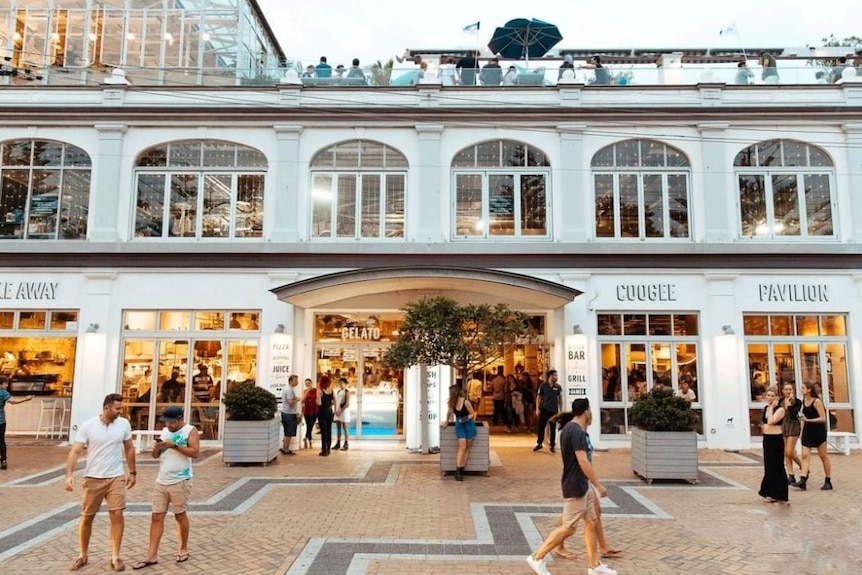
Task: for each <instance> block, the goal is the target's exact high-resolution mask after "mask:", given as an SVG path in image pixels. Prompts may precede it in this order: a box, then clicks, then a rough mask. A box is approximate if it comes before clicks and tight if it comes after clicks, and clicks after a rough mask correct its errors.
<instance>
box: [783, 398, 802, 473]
mask: <svg viewBox="0 0 862 575" xmlns="http://www.w3.org/2000/svg"><path fill="white" fill-rule="evenodd" d="M783 391H784V397H783V398H782V400H781V407H783V408H784V419H783V420H781V431H782V432H783V433H784V466H785V467H786V468H787V483H788V484H790V485H796V477H794V476H793V464H794V463H796V466H797V467H798V468H799V471H800V474H801V472H802V460H801V459H799V456H798V455H796V442H797V441H799V435H800V434H801V433H802V424H801V423H799V412H800V411H801V410H802V400H801V399H799V398H798V397H796V389H795V386H794V385H793V384H792V383H785V384H784V389H783Z"/></svg>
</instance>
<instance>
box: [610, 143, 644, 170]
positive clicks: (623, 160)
mask: <svg viewBox="0 0 862 575" xmlns="http://www.w3.org/2000/svg"><path fill="white" fill-rule="evenodd" d="M614 148H615V155H616V158H615V159H616V164H615V165H616V166H617V167H618V168H622V167H632V166H640V165H641V164H640V157H639V156H640V153H639V148H640V146H639V145H638V140H626V141H625V142H617V143H616V145H615V146H614Z"/></svg>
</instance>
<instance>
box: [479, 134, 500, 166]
mask: <svg viewBox="0 0 862 575" xmlns="http://www.w3.org/2000/svg"><path fill="white" fill-rule="evenodd" d="M476 165H477V166H479V167H482V168H499V167H500V140H494V141H493V142H483V143H481V144H477V145H476Z"/></svg>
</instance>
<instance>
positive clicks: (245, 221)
mask: <svg viewBox="0 0 862 575" xmlns="http://www.w3.org/2000/svg"><path fill="white" fill-rule="evenodd" d="M265 182H266V176H264V175H263V174H240V175H238V176H237V177H236V227H235V228H234V234H235V235H236V237H238V238H260V237H263V195H264V190H265Z"/></svg>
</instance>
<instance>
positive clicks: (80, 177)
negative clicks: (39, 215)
mask: <svg viewBox="0 0 862 575" xmlns="http://www.w3.org/2000/svg"><path fill="white" fill-rule="evenodd" d="M62 194H63V195H62V200H61V201H60V239H65V240H83V239H86V237H87V217H88V216H89V213H90V170H64V171H63V189H62Z"/></svg>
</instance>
